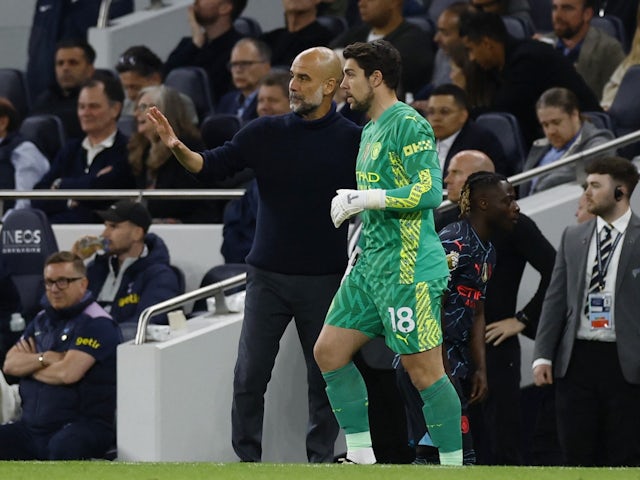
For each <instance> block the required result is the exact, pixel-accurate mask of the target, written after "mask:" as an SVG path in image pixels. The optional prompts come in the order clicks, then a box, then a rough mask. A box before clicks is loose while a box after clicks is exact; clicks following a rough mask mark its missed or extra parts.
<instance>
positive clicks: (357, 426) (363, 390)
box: [322, 362, 460, 451]
mask: <svg viewBox="0 0 640 480" xmlns="http://www.w3.org/2000/svg"><path fill="white" fill-rule="evenodd" d="M322 376H323V377H324V380H325V382H327V397H329V402H330V403H331V407H332V408H333V413H334V415H335V416H336V418H337V419H338V423H339V424H340V426H341V427H342V428H343V429H344V433H345V437H346V440H347V449H348V450H350V451H351V450H355V449H359V448H365V447H371V435H370V434H369V408H368V407H369V400H368V397H367V387H366V386H365V384H364V380H363V379H362V375H361V374H360V371H359V370H358V369H357V368H356V366H355V365H354V364H353V362H349V363H348V364H346V365H345V366H344V367H342V368H339V369H338V370H332V371H330V372H326V373H323V374H322ZM459 428H460V426H459V425H458V430H459Z"/></svg>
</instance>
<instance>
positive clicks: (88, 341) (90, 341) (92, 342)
mask: <svg viewBox="0 0 640 480" xmlns="http://www.w3.org/2000/svg"><path fill="white" fill-rule="evenodd" d="M76 345H77V346H81V345H82V346H86V347H91V348H93V349H94V350H97V349H98V348H100V342H98V340H96V339H95V338H84V337H78V338H76Z"/></svg>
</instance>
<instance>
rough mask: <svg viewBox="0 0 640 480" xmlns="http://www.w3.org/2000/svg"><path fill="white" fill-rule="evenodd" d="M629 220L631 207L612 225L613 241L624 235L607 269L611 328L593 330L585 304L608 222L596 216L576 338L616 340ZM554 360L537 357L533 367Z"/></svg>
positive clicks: (612, 254) (606, 283) (606, 278)
mask: <svg viewBox="0 0 640 480" xmlns="http://www.w3.org/2000/svg"><path fill="white" fill-rule="evenodd" d="M629 220H631V208H629V209H628V210H627V211H626V212H625V213H624V215H622V216H621V217H619V218H618V219H617V220H616V221H614V222H613V223H612V224H611V226H612V227H613V228H614V230H612V231H611V241H612V242H615V241H616V237H617V235H622V237H621V238H620V241H619V242H618V245H617V246H616V249H615V250H614V251H613V252H612V253H611V262H610V263H609V268H608V269H607V275H606V276H605V277H604V282H605V290H606V291H608V292H611V293H612V294H613V295H612V297H613V304H612V305H611V329H609V330H605V329H600V330H591V328H590V326H589V319H588V318H587V315H586V314H585V313H584V305H585V304H586V302H587V292H588V291H589V284H590V283H591V273H592V272H593V263H594V262H595V259H596V235H600V232H601V231H602V228H603V227H604V226H605V225H606V224H607V222H605V221H604V220H603V219H602V218H600V217H596V228H595V232H594V234H593V235H592V236H591V243H590V244H589V251H588V252H587V266H586V269H587V271H586V275H585V282H584V286H583V290H582V299H583V301H582V303H581V309H582V312H581V316H580V325H578V331H577V333H576V338H579V339H581V340H598V341H601V342H615V341H616V332H615V303H616V297H615V286H616V279H617V277H618V263H619V262H620V252H621V251H622V244H623V243H624V234H625V233H626V231H627V227H628V226H629ZM551 364H552V361H551V360H550V359H548V358H536V359H535V360H534V362H533V365H532V368H536V367H537V366H538V365H551Z"/></svg>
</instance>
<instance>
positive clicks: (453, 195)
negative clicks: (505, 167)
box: [444, 150, 496, 203]
mask: <svg viewBox="0 0 640 480" xmlns="http://www.w3.org/2000/svg"><path fill="white" fill-rule="evenodd" d="M495 171H496V169H495V167H494V165H493V162H492V161H491V159H490V158H489V157H488V156H487V155H486V154H485V153H484V152H481V151H480V150H462V151H461V152H458V153H456V154H455V155H454V156H453V157H451V161H450V162H449V169H448V173H447V176H446V177H445V179H444V181H445V183H446V184H447V194H448V198H449V200H451V201H452V202H454V203H458V201H459V200H460V191H461V190H462V186H463V185H464V182H466V181H467V178H469V175H471V174H472V173H476V172H495Z"/></svg>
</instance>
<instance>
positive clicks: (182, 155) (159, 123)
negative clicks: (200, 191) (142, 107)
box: [147, 107, 204, 173]
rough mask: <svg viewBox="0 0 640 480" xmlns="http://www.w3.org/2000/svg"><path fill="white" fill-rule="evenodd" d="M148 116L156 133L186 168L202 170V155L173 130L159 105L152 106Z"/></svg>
mask: <svg viewBox="0 0 640 480" xmlns="http://www.w3.org/2000/svg"><path fill="white" fill-rule="evenodd" d="M147 118H148V119H149V121H150V122H151V123H152V124H153V125H154V127H155V129H156V133H157V134H158V136H159V137H160V140H162V143H164V144H165V145H166V146H167V147H168V148H169V149H170V150H171V152H172V153H173V155H174V156H175V157H176V158H177V159H178V161H179V162H180V163H181V164H182V166H183V167H184V168H186V169H187V170H189V171H190V172H191V173H198V172H199V171H200V170H202V166H203V164H204V160H203V159H202V156H201V155H200V154H199V153H197V152H194V151H192V150H189V148H187V146H186V145H185V144H184V143H182V142H181V141H180V139H179V138H178V137H177V135H176V134H175V132H174V131H173V128H171V125H170V124H169V120H167V117H165V116H164V115H163V114H162V112H161V111H160V110H158V108H157V107H151V108H150V109H149V111H148V112H147Z"/></svg>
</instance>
